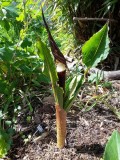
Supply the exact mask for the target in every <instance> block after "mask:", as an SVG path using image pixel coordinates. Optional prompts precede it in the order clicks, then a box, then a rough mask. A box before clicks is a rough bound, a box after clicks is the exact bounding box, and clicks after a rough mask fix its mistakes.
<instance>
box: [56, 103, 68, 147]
mask: <svg viewBox="0 0 120 160" xmlns="http://www.w3.org/2000/svg"><path fill="white" fill-rule="evenodd" d="M55 108H56V126H57V147H58V148H60V149H62V148H63V147H64V145H65V138H66V116H67V112H66V111H65V110H64V109H62V108H61V107H60V106H59V105H57V104H56V105H55Z"/></svg>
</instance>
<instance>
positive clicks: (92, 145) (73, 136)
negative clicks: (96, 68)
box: [8, 85, 120, 160]
mask: <svg viewBox="0 0 120 160" xmlns="http://www.w3.org/2000/svg"><path fill="white" fill-rule="evenodd" d="M102 89H103V88H102ZM89 91H91V92H90V94H89ZM98 91H99V94H106V93H108V95H107V105H106V103H105V104H104V103H103V102H104V99H101V102H100V101H99V102H98V103H97V105H96V106H95V107H93V108H92V109H91V110H89V111H88V112H85V110H86V108H87V107H88V106H89V105H90V103H92V102H89V103H88V105H87V106H86V105H85V106H86V108H84V107H82V108H81V107H80V106H83V105H84V104H86V102H87V99H88V98H89V99H90V97H92V96H93V92H94V86H93V85H90V86H86V87H85V88H84V90H81V92H80V95H79V96H78V98H77V100H76V102H75V103H74V106H73V107H72V108H71V110H70V111H69V112H68V115H67V139H66V145H65V148H63V149H58V148H57V147H56V124H55V122H56V119H55V108H54V106H53V104H52V101H51V99H52V97H51V96H50V97H49V96H47V95H46V96H47V98H48V97H49V98H48V99H47V101H46V99H45V98H46V96H45V97H44V98H43V99H42V102H43V103H41V102H40V101H39V100H38V97H37V98H34V99H33V102H32V103H33V105H34V107H35V108H34V114H31V113H28V114H29V115H30V114H31V117H32V122H30V123H28V122H26V121H25V117H26V114H23V116H21V117H20V119H19V123H20V124H19V125H20V126H19V127H18V128H21V131H22V135H24V136H26V137H29V135H31V138H30V139H29V140H28V142H26V143H25V142H24V140H25V138H22V136H20V134H19V132H18V133H16V135H14V143H13V146H12V149H11V151H10V153H9V155H8V157H9V158H11V159H12V160H14V159H15V160H16V159H18V160H72V159H74V160H100V158H102V156H103V152H104V149H105V144H106V142H107V140H108V137H109V136H110V135H111V133H112V132H113V131H114V129H117V130H118V131H120V120H119V117H118V116H117V115H115V113H113V110H111V109H110V107H109V106H112V107H115V108H116V109H118V110H119V107H120V93H119V90H117V89H115V88H112V89H105V90H104V91H103V90H102V91H103V92H104V93H102V91H101V88H99V89H98ZM86 92H87V93H88V94H87V95H86ZM100 92H101V93H100ZM105 99H106V98H105ZM77 106H78V107H77ZM39 124H40V125H41V126H42V127H43V129H44V132H43V133H41V134H40V133H36V134H35V131H36V128H37V126H38V125H39Z"/></svg>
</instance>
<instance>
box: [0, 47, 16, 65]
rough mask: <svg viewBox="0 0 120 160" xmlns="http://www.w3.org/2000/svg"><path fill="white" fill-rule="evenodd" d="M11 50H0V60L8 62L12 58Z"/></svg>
mask: <svg viewBox="0 0 120 160" xmlns="http://www.w3.org/2000/svg"><path fill="white" fill-rule="evenodd" d="M13 55H14V53H13V50H11V49H9V48H5V47H3V48H0V59H2V60H3V61H4V62H8V63H9V62H10V61H11V60H12V58H13Z"/></svg>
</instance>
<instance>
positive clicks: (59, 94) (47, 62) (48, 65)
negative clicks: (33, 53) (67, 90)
mask: <svg viewBox="0 0 120 160" xmlns="http://www.w3.org/2000/svg"><path fill="white" fill-rule="evenodd" d="M37 46H38V54H39V55H40V57H41V58H42V59H43V60H44V73H45V74H47V76H49V77H50V80H51V83H52V88H53V93H54V97H55V102H56V103H57V104H59V106H61V107H63V89H62V88H61V87H59V85H58V84H57V81H58V76H57V72H56V67H55V62H54V59H53V57H52V55H51V54H50V51H49V49H48V48H47V46H46V45H45V44H44V43H43V42H42V41H41V39H39V41H38V45H37Z"/></svg>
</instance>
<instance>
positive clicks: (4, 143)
mask: <svg viewBox="0 0 120 160" xmlns="http://www.w3.org/2000/svg"><path fill="white" fill-rule="evenodd" d="M11 143H12V141H11V137H10V134H8V133H6V131H5V130H3V129H2V128H0V158H3V157H4V156H5V155H6V154H7V152H8V150H9V149H10V146H11Z"/></svg>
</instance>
